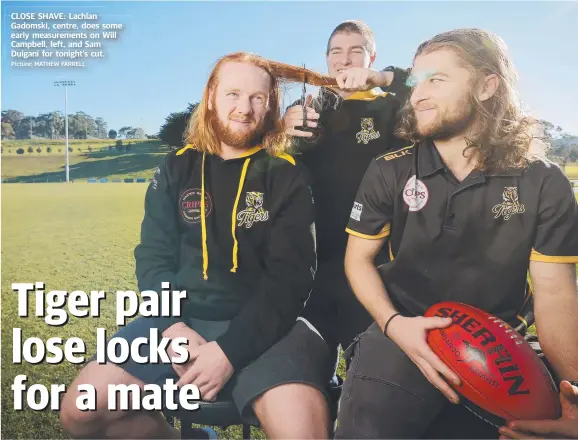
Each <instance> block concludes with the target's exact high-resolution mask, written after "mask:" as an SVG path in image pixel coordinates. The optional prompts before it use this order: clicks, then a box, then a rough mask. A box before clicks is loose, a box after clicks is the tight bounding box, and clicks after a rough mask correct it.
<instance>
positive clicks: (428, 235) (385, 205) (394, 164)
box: [347, 141, 578, 326]
mask: <svg viewBox="0 0 578 440" xmlns="http://www.w3.org/2000/svg"><path fill="white" fill-rule="evenodd" d="M347 232H349V233H350V234H352V235H357V236H360V237H363V238H373V239H375V238H384V237H388V238H389V239H388V242H389V252H390V258H391V260H392V261H390V262H389V263H386V264H385V265H383V266H381V267H380V269H379V270H380V273H381V275H382V277H383V279H384V283H385V285H386V287H387V290H388V292H389V296H390V298H391V299H392V301H393V303H394V304H395V305H396V306H397V307H398V308H399V310H400V311H401V312H402V313H406V314H408V315H423V313H424V312H425V310H426V309H427V308H428V307H429V306H431V305H432V304H435V303H437V302H440V301H461V302H464V303H468V304H471V305H473V306H476V307H479V308H481V309H483V310H486V311H487V312H489V313H492V314H494V315H497V316H498V317H500V318H501V319H503V320H505V321H507V322H509V323H510V324H511V325H514V326H516V325H517V324H519V322H517V319H516V315H517V314H518V313H519V311H520V310H521V309H522V307H523V305H524V303H525V301H526V300H527V299H528V298H527V292H528V289H527V274H528V267H529V262H530V260H536V261H546V262H566V263H578V206H577V203H576V199H575V197H574V192H573V190H572V187H571V185H570V182H569V180H568V178H567V177H566V176H565V175H564V174H563V173H562V171H561V170H560V168H559V167H558V166H556V165H555V164H549V163H544V162H534V163H532V164H531V165H530V166H528V167H527V168H525V169H509V170H506V171H503V172H499V173H495V174H491V175H489V174H485V173H483V172H481V171H479V170H476V171H473V172H472V173H471V174H470V175H469V176H468V177H466V178H465V179H464V180H463V181H462V182H459V181H458V180H457V179H456V178H455V177H454V176H453V174H452V173H451V171H449V169H448V168H447V167H446V165H445V164H444V162H443V160H442V158H441V156H440V155H439V153H438V151H437V149H436V148H435V146H434V144H433V142H431V141H430V142H423V143H421V144H416V145H415V146H413V145H412V146H408V147H406V148H403V149H401V150H397V151H395V152H389V153H386V154H383V155H381V156H378V157H377V158H376V159H375V160H373V161H372V162H371V164H370V166H369V168H368V169H367V172H366V174H365V176H364V178H363V181H362V184H361V186H360V188H359V191H358V194H357V197H356V200H355V203H354V206H353V209H352V211H351V218H350V220H349V223H348V227H347Z"/></svg>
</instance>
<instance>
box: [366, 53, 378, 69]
mask: <svg viewBox="0 0 578 440" xmlns="http://www.w3.org/2000/svg"><path fill="white" fill-rule="evenodd" d="M376 56H377V53H376V52H373V53H372V54H370V55H369V66H368V67H371V66H372V65H373V62H374V61H375V57H376Z"/></svg>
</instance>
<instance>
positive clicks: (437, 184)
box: [336, 29, 578, 438]
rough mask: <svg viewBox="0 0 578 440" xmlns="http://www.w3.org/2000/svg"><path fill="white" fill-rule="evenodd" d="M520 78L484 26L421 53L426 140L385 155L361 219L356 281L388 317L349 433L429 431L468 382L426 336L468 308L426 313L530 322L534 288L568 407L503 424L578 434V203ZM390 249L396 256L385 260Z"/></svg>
mask: <svg viewBox="0 0 578 440" xmlns="http://www.w3.org/2000/svg"><path fill="white" fill-rule="evenodd" d="M515 77H516V73H515V70H514V67H513V66H512V63H511V61H510V58H509V56H508V54H507V50H506V47H505V44H504V42H503V41H502V40H501V39H500V38H499V37H498V36H496V35H494V34H491V33H489V32H486V31H483V30H479V29H457V30H453V31H450V32H446V33H443V34H440V35H437V36H435V37H434V38H432V39H430V40H428V41H426V42H424V43H423V44H421V45H420V46H419V48H418V50H417V53H416V55H415V57H414V61H413V68H412V74H411V77H410V81H411V83H412V87H413V90H412V93H411V97H410V100H409V103H408V104H407V105H406V106H405V107H404V109H403V111H402V114H403V118H402V124H401V127H400V133H401V135H402V136H404V137H405V138H406V139H408V140H409V141H410V142H408V144H407V145H406V146H405V147H404V148H401V149H399V150H398V151H395V152H388V153H385V154H382V155H380V156H377V157H376V158H375V160H373V161H372V162H371V164H370V166H369V168H368V169H367V172H366V174H365V176H364V178H363V181H362V183H361V186H360V188H359V191H358V194H357V196H356V199H355V202H354V206H353V209H352V211H351V215H350V219H349V223H348V227H347V231H348V232H349V234H350V237H349V241H348V244H347V250H346V256H345V270H346V274H347V277H348V279H349V282H350V283H351V286H352V288H353V291H354V292H355V294H356V296H357V297H358V298H359V300H360V302H361V303H362V304H363V305H364V306H365V307H366V308H367V310H368V311H369V312H370V313H371V315H372V316H373V318H374V319H375V322H374V323H373V324H372V325H371V326H370V327H369V328H368V330H367V331H366V332H364V333H363V334H361V335H360V336H359V337H358V338H357V340H356V342H355V344H353V345H352V347H351V349H350V350H348V353H347V354H346V356H347V359H348V361H349V369H348V372H347V378H346V381H345V384H344V387H343V392H342V396H341V404H340V412H339V427H338V428H337V432H336V435H337V437H338V438H418V437H421V436H424V435H427V434H428V433H427V431H428V428H430V426H431V425H432V422H433V421H435V419H436V418H437V417H438V416H439V414H440V413H441V412H442V411H443V410H444V407H446V406H447V405H446V404H447V403H448V400H449V401H451V402H453V403H458V402H459V398H458V395H457V394H456V392H455V391H454V390H453V389H452V388H451V387H450V386H449V384H448V383H447V382H446V381H449V382H451V383H453V384H456V385H458V384H459V378H458V377H457V376H456V374H455V373H454V372H453V371H452V370H451V369H450V368H449V367H447V366H446V365H445V364H444V363H443V362H442V361H441V360H440V359H439V358H438V357H437V356H436V355H435V354H434V352H433V351H432V350H431V349H430V348H429V346H428V344H427V342H426V334H427V331H428V330H430V329H435V328H444V327H447V326H448V325H450V324H451V323H452V322H453V320H458V319H459V317H458V316H454V317H453V319H452V318H451V317H449V318H441V317H433V318H424V317H423V314H424V312H425V311H426V309H428V308H429V307H430V306H431V305H433V304H435V303H438V302H441V301H460V302H463V303H468V304H471V305H473V306H476V307H479V308H481V309H483V310H486V311H487V312H489V313H491V314H493V315H495V316H497V317H499V318H501V319H502V320H504V321H505V322H507V323H509V324H510V325H512V327H518V328H520V326H521V327H522V329H524V327H526V326H527V325H528V324H531V323H530V322H526V320H525V319H524V318H523V316H521V315H520V310H522V309H524V307H525V306H526V305H527V303H528V299H529V295H533V301H534V314H535V317H536V326H537V331H538V333H539V335H540V343H541V345H542V349H543V351H544V354H545V356H546V358H547V360H548V363H549V364H550V365H551V367H552V370H553V374H554V376H555V378H556V379H557V381H562V383H561V395H560V398H561V401H562V402H563V407H564V408H566V411H565V412H564V413H563V415H562V418H560V419H558V420H555V421H537V422H536V421H534V422H531V421H517V422H515V423H514V425H513V426H512V425H510V426H509V428H506V427H502V428H501V429H500V433H501V434H502V435H504V436H507V437H511V438H527V437H530V436H532V435H538V436H544V435H552V436H554V437H569V438H575V437H573V436H576V435H577V434H578V418H577V417H576V414H577V413H578V410H577V403H578V402H577V401H576V400H577V399H573V398H572V396H573V395H575V394H577V392H578V387H575V386H574V387H572V386H571V385H570V383H568V381H572V380H577V379H578V339H577V337H578V336H577V335H578V322H577V321H576V316H578V295H576V263H578V205H577V203H576V199H575V197H574V193H573V191H572V187H571V185H570V182H569V181H568V178H567V177H566V176H565V175H564V174H563V173H562V171H561V170H560V168H559V167H558V166H556V165H555V164H553V163H551V162H549V161H548V160H547V159H546V158H545V148H544V144H542V143H541V142H539V141H538V140H537V139H536V138H535V137H534V135H535V134H536V133H537V130H536V128H537V127H535V121H534V120H533V119H531V118H529V117H527V116H524V115H523V114H522V112H521V110H520V106H519V103H518V101H517V99H516V94H515ZM386 244H387V248H388V252H389V254H390V257H391V261H390V262H388V263H386V264H384V265H382V266H381V267H379V268H376V267H375V264H374V259H375V256H376V255H377V254H378V252H379V251H380V250H381V249H382V248H383V247H384V245H386ZM528 275H529V276H528ZM528 281H531V286H532V287H531V289H530V288H528ZM462 400H463V399H462ZM472 409H473V408H472ZM473 410H475V409H473ZM493 435H494V436H497V435H498V433H497V431H495V432H494V434H493Z"/></svg>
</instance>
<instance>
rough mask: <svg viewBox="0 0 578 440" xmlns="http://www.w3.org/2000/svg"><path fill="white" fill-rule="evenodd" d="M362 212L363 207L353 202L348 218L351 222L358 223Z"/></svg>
mask: <svg viewBox="0 0 578 440" xmlns="http://www.w3.org/2000/svg"><path fill="white" fill-rule="evenodd" d="M362 211H363V205H362V204H361V203H357V202H354V203H353V208H352V209H351V215H350V217H351V218H352V219H353V220H357V221H360V220H361V212H362Z"/></svg>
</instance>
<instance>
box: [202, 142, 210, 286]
mask: <svg viewBox="0 0 578 440" xmlns="http://www.w3.org/2000/svg"><path fill="white" fill-rule="evenodd" d="M205 156H206V153H203V161H202V165H201V241H202V243H203V279H205V280H206V279H208V278H209V276H208V275H207V270H208V269H209V251H208V250H207V220H206V218H205Z"/></svg>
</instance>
